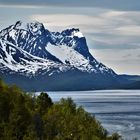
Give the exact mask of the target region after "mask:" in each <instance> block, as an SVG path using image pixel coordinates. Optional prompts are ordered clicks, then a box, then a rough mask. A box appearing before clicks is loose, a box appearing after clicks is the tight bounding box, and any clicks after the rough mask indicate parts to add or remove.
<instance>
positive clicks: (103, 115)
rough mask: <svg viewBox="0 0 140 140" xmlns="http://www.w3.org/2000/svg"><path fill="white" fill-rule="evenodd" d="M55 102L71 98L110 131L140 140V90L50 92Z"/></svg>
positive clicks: (128, 139) (128, 138)
mask: <svg viewBox="0 0 140 140" xmlns="http://www.w3.org/2000/svg"><path fill="white" fill-rule="evenodd" d="M48 94H49V96H50V97H51V98H52V99H53V101H55V102H57V101H58V100H60V98H67V97H71V98H72V99H73V100H74V101H75V103H76V104H77V105H81V106H83V107H84V108H85V109H86V111H88V112H89V113H92V114H94V115H95V116H96V118H97V119H98V120H99V121H100V122H101V123H102V125H103V126H104V127H105V128H106V129H107V130H108V132H109V133H113V132H118V133H119V134H121V135H123V136H124V137H125V138H127V140H130V139H132V138H135V137H137V138H140V90H99V91H72V92H68V91H66V92H64V91H62V92H48Z"/></svg>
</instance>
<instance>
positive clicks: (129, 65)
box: [90, 48, 140, 74]
mask: <svg viewBox="0 0 140 140" xmlns="http://www.w3.org/2000/svg"><path fill="white" fill-rule="evenodd" d="M90 52H91V53H92V54H93V56H94V57H95V58H97V59H98V60H99V61H100V62H102V63H104V64H106V65H107V66H108V67H110V68H112V69H113V70H115V72H117V73H119V74H122V73H128V74H140V71H139V70H140V65H139V62H140V57H139V56H140V48H139V49H123V50H119V49H116V50H114V49H106V50H103V49H100V50H99V49H90Z"/></svg>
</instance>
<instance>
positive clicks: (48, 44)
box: [0, 21, 118, 90]
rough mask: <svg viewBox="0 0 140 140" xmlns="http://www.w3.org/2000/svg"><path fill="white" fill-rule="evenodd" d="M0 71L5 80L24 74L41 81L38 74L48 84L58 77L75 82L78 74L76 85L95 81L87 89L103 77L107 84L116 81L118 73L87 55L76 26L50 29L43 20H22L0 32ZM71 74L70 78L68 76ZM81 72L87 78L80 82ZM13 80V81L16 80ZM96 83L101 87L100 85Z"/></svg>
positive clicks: (86, 47)
mask: <svg viewBox="0 0 140 140" xmlns="http://www.w3.org/2000/svg"><path fill="white" fill-rule="evenodd" d="M0 70H1V76H2V77H4V78H5V79H8V80H9V77H10V78H11V77H12V79H16V78H15V77H17V76H18V77H20V76H22V77H24V78H25V77H26V81H27V83H28V80H29V79H32V78H35V79H38V80H37V83H40V84H41V83H42V81H41V77H43V78H46V81H47V82H49V83H50V82H51V80H52V79H53V80H54V79H55V78H56V77H60V76H61V80H62V81H63V80H64V81H65V83H67V82H68V81H69V80H70V79H69V78H71V79H72V80H71V81H70V82H74V81H75V80H76V81H77V79H75V78H76V77H77V76H78V77H80V82H79V83H80V84H79V85H82V84H84V83H85V82H87V81H91V82H94V83H93V84H90V85H91V86H90V88H96V86H95V85H96V84H97V83H96V84H95V82H102V80H103V79H104V80H103V81H104V82H107V83H106V85H111V83H110V80H111V81H112V80H114V81H117V76H118V75H117V74H116V73H115V72H114V71H113V70H112V69H110V68H108V67H106V66H105V65H103V64H102V63H100V62H98V61H97V60H96V59H95V58H94V57H93V56H92V55H91V54H90V52H89V49H88V46H87V42H86V38H85V37H84V36H83V34H82V33H81V32H80V30H79V29H74V28H72V29H67V30H64V31H62V32H51V31H49V30H48V29H45V27H44V25H43V24H42V23H39V22H33V23H28V24H27V25H26V26H25V27H23V26H22V23H21V21H18V22H16V24H14V25H11V26H9V27H7V28H6V29H3V30H1V32H0ZM70 73H71V74H73V75H71V76H72V77H73V78H72V77H68V76H69V74H70ZM5 75H7V76H5ZM84 75H85V76H86V78H87V77H88V79H86V80H87V81H85V80H84V79H83V82H82V77H83V76H84ZM50 77H51V78H52V79H51V78H50ZM74 77H75V78H74ZM64 78H67V80H66V79H64ZM48 79H50V80H49V81H48ZM56 79H57V78H56ZM89 79H90V80H89ZM21 80H22V79H21ZM11 81H12V80H11ZM43 81H45V80H43ZM46 81H45V82H46ZM13 82H15V83H16V80H15V81H14V80H13ZM60 82H61V81H60ZM54 83H55V82H54ZM59 84H60V83H59ZM19 85H20V84H19ZM64 85H65V84H63V86H64ZM97 85H100V86H99V87H101V85H102V84H101V83H100V84H99V83H98V84H97ZM20 86H21V87H22V85H20ZM61 86H62V85H61ZM46 87H47V85H46ZM54 87H55V84H54ZM56 87H58V86H56ZM103 87H105V86H103ZM46 89H47V88H46ZM48 89H49V88H48ZM55 89H56V90H57V88H55ZM52 90H53V86H52Z"/></svg>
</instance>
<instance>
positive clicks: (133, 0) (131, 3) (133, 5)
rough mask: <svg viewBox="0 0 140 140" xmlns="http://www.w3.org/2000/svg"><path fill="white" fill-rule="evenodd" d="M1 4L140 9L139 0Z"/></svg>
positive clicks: (39, 0)
mask: <svg viewBox="0 0 140 140" xmlns="http://www.w3.org/2000/svg"><path fill="white" fill-rule="evenodd" d="M0 3H1V4H13V5H15V4H23V5H25V4H26V5H51V6H68V7H98V8H105V9H106V8H107V9H116V10H134V11H135V10H140V1H139V0H117V1H115V0H86V1H85V0H76V1H75V0H70V1H66V0H59V1H56V0H47V1H46V0H24V1H19V0H12V1H11V0H1V1H0Z"/></svg>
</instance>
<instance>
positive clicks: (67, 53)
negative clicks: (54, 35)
mask: <svg viewBox="0 0 140 140" xmlns="http://www.w3.org/2000/svg"><path fill="white" fill-rule="evenodd" d="M46 49H47V51H49V52H50V53H51V54H53V55H55V56H56V57H57V58H58V59H59V60H61V61H62V62H63V63H64V64H67V65H70V66H74V67H76V68H77V69H79V70H82V71H88V72H93V71H95V69H93V67H92V66H91V65H90V64H89V60H87V59H85V58H84V57H83V56H82V55H81V54H80V53H78V52H77V51H75V50H74V49H72V48H71V47H68V46H65V45H59V46H54V45H52V44H50V43H49V44H48V45H47V47H46Z"/></svg>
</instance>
